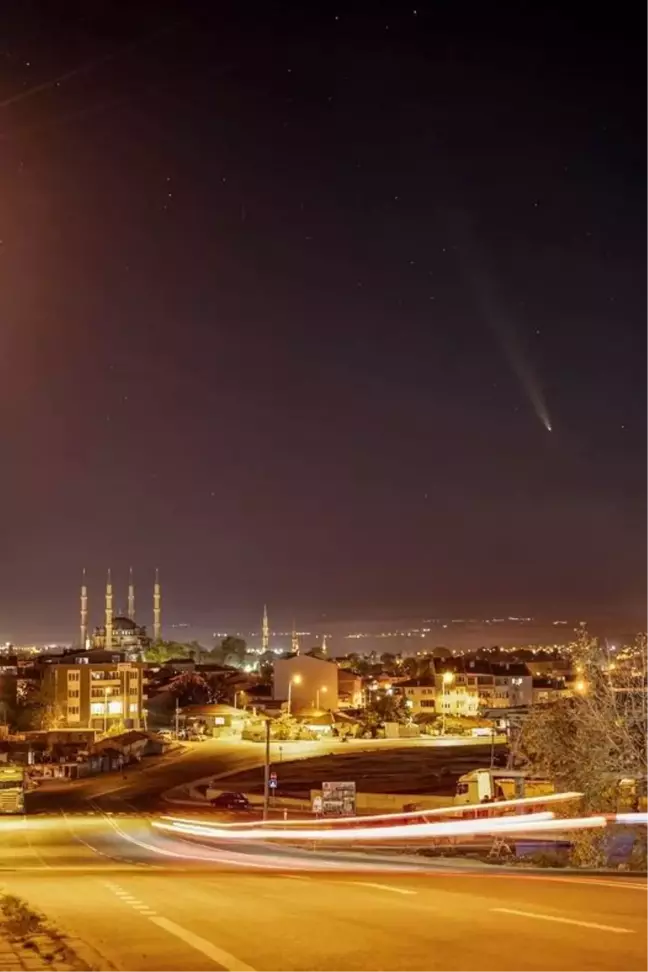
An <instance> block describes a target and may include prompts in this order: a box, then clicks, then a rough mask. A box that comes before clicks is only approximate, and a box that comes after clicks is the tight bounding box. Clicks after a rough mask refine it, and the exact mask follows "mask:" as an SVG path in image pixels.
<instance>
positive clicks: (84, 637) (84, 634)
mask: <svg viewBox="0 0 648 972" xmlns="http://www.w3.org/2000/svg"><path fill="white" fill-rule="evenodd" d="M80 634H81V648H82V649H85V647H86V645H87V643H88V588H87V587H86V572H85V567H84V568H83V574H82V577H81V631H80Z"/></svg>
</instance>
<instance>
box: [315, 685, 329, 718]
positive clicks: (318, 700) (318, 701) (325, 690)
mask: <svg viewBox="0 0 648 972" xmlns="http://www.w3.org/2000/svg"><path fill="white" fill-rule="evenodd" d="M320 692H325V693H326V692H328V689H327V687H326V685H322V687H321V688H318V690H317V692H316V693H315V694H316V696H317V701H316V703H315V708H316V709H317V710H318V712H319V707H320Z"/></svg>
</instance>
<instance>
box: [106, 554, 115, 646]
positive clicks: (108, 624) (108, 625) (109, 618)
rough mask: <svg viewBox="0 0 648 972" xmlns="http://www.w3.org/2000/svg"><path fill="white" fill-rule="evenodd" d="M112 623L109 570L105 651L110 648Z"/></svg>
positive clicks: (111, 595)
mask: <svg viewBox="0 0 648 972" xmlns="http://www.w3.org/2000/svg"><path fill="white" fill-rule="evenodd" d="M112 623H113V592H112V580H111V577H110V569H109V570H108V579H107V581H106V641H105V648H106V650H110V649H111V648H112Z"/></svg>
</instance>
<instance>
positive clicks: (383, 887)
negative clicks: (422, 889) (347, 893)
mask: <svg viewBox="0 0 648 972" xmlns="http://www.w3.org/2000/svg"><path fill="white" fill-rule="evenodd" d="M351 884H355V885H357V886H358V887H359V888H377V889H378V891H393V892H394V894H418V891H410V890H409V888H394V887H392V885H391V884H374V883H373V882H372V881H351Z"/></svg>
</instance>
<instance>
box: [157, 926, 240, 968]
mask: <svg viewBox="0 0 648 972" xmlns="http://www.w3.org/2000/svg"><path fill="white" fill-rule="evenodd" d="M149 921H152V922H153V924H154V925H157V926H158V928H163V929H164V930H165V931H168V932H169V934H170V935H175V937H176V938H179V939H180V940H181V941H183V942H185V943H186V944H187V945H190V946H191V947H192V948H195V949H196V951H197V952H202V954H203V955H206V956H207V958H208V959H211V961H212V962H216V964H217V965H222V967H223V968H224V969H226V972H254V969H253V968H252V966H251V965H246V964H245V962H241V961H240V960H239V959H237V958H236V957H235V956H234V955H230V953H229V952H225V951H223V949H222V948H218V946H217V945H213V944H212V943H211V942H208V941H207V939H206V938H201V937H200V935H194V933H193V932H190V931H189V930H188V929H186V928H183V927H182V925H177V924H176V922H175V921H170V920H169V919H168V918H149Z"/></svg>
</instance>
